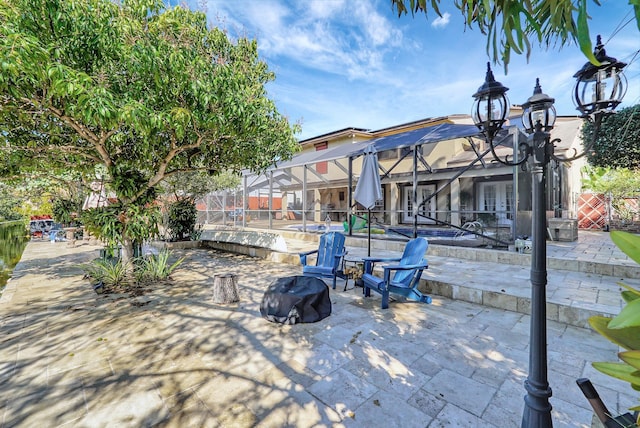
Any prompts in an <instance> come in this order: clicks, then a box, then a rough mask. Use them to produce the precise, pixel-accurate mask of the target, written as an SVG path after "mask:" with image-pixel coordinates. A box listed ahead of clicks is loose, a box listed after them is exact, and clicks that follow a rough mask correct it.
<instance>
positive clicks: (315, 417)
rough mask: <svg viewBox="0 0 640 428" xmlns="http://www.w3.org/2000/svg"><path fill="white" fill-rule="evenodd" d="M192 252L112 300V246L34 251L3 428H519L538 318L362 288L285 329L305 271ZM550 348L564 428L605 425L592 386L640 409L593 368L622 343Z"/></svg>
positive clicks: (562, 331)
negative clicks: (291, 295)
mask: <svg viewBox="0 0 640 428" xmlns="http://www.w3.org/2000/svg"><path fill="white" fill-rule="evenodd" d="M178 253H179V254H183V255H185V256H187V260H186V261H185V263H184V264H183V265H182V267H181V269H179V271H178V272H176V273H175V274H174V279H175V282H173V283H166V284H160V285H158V286H157V287H156V288H154V289H153V290H151V291H150V292H149V293H148V294H146V295H145V296H142V297H137V298H128V297H126V296H98V295H96V294H95V293H94V292H93V290H92V289H91V287H90V284H89V283H88V281H87V280H84V279H83V278H82V271H81V269H80V268H79V264H80V263H83V262H86V261H88V260H90V259H92V258H95V257H97V255H98V248H97V247H90V246H88V245H81V246H78V247H75V248H71V247H68V246H67V245H66V244H54V245H51V244H49V243H47V242H32V243H30V244H29V245H28V246H27V250H26V252H25V254H24V256H23V260H22V261H21V262H20V263H19V264H18V266H17V267H16V270H15V275H14V278H13V279H12V280H11V281H10V282H9V284H8V286H7V288H6V290H5V291H4V293H3V294H2V296H1V297H0V426H2V427H14V426H20V427H55V426H70V427H71V426H73V427H102V426H104V427H110V426H119V427H140V426H170V427H186V426H204V427H218V426H220V427H252V426H260V427H286V426H290V427H306V426H309V427H311V426H337V427H340V426H345V427H394V426H397V427H413V426H416V427H430V428H432V427H516V426H519V425H520V418H521V414H522V408H523V399H522V397H523V395H524V388H523V382H524V379H525V377H526V373H527V370H528V367H527V365H528V342H529V317H528V316H527V315H525V314H520V313H516V312H511V311H507V310H501V309H494V308H488V307H485V306H481V305H477V304H471V303H466V302H462V301H459V300H450V299H446V298H440V297H434V302H433V304H432V305H424V304H417V303H412V302H406V303H402V304H399V303H398V304H392V305H391V307H390V309H388V310H381V309H380V308H379V299H377V298H371V299H364V298H363V297H362V294H361V289H355V290H351V291H347V292H343V291H340V290H336V291H334V290H331V299H332V303H333V313H332V315H331V316H330V317H328V318H326V319H325V320H322V321H320V322H318V323H314V324H300V325H294V326H282V325H278V324H273V323H269V322H267V321H266V320H264V319H262V318H261V317H260V313H259V305H260V301H261V299H262V295H263V293H264V290H265V289H266V288H267V286H268V285H269V284H270V283H271V282H272V281H273V279H274V278H276V277H281V276H288V275H294V274H297V273H299V272H300V268H299V267H296V266H290V265H285V264H278V263H272V262H266V261H263V260H260V259H252V258H249V257H245V256H238V255H231V254H224V253H218V252H213V251H207V250H182V251H179V252H176V254H178ZM226 272H232V273H235V274H236V275H237V276H238V283H239V286H240V297H241V301H240V303H237V304H230V305H218V304H214V303H213V302H212V300H211V297H212V292H211V284H212V282H213V276H214V275H215V274H220V273H226ZM548 342H549V345H548V352H549V379H550V382H551V387H552V389H553V393H554V395H553V397H552V400H551V403H552V405H553V406H554V411H553V416H554V426H556V427H585V426H589V424H590V421H591V410H590V408H589V406H588V404H587V401H586V400H585V399H584V397H583V396H582V394H581V393H580V391H579V389H578V388H577V386H576V385H575V379H576V378H578V377H589V378H591V379H592V381H593V382H594V384H596V386H597V387H598V390H599V392H600V394H601V396H602V398H603V400H604V401H605V403H606V404H607V405H608V406H609V408H610V409H611V410H613V411H615V410H618V411H624V410H625V409H626V408H628V407H630V406H631V405H633V404H636V402H635V400H637V398H636V397H634V396H633V395H632V394H631V392H630V391H631V390H630V388H629V387H628V386H627V384H625V383H623V382H618V381H616V380H613V379H610V378H608V377H606V376H604V375H601V374H599V373H598V372H596V371H595V370H594V369H592V368H591V366H590V362H591V361H606V360H614V359H615V358H616V352H617V347H615V346H613V345H611V344H610V343H609V342H608V341H606V340H605V339H603V338H602V337H600V336H599V335H597V334H595V333H593V332H591V331H589V330H587V329H582V328H578V327H572V326H568V325H566V324H563V323H558V322H549V325H548Z"/></svg>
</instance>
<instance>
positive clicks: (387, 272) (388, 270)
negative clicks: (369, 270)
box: [382, 259, 429, 284]
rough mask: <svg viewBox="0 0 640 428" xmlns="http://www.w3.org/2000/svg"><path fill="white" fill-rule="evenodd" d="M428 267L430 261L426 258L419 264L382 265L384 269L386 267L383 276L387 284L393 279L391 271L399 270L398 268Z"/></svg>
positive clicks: (415, 268) (417, 268) (416, 268)
mask: <svg viewBox="0 0 640 428" xmlns="http://www.w3.org/2000/svg"><path fill="white" fill-rule="evenodd" d="M427 267H429V265H428V263H427V261H426V260H424V259H422V261H421V262H420V263H418V264H415V265H386V266H382V269H384V271H383V278H384V282H385V283H386V284H388V283H389V280H390V279H391V271H394V270H395V271H398V270H420V271H422V270H424V269H426V268H427Z"/></svg>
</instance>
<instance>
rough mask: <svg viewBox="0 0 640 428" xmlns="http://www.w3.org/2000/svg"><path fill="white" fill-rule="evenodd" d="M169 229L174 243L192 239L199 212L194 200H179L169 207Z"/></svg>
mask: <svg viewBox="0 0 640 428" xmlns="http://www.w3.org/2000/svg"><path fill="white" fill-rule="evenodd" d="M168 217H169V219H168V222H167V223H168V224H167V226H168V229H169V236H170V239H171V240H172V241H182V240H184V239H191V235H192V234H193V233H194V232H195V225H196V219H197V217H198V211H197V210H196V205H195V203H194V202H193V200H192V199H179V200H177V201H175V202H173V203H171V204H170V205H169V216H168Z"/></svg>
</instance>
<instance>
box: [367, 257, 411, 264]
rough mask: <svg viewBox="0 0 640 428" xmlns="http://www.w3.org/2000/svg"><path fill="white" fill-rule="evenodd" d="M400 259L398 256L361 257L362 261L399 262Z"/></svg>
mask: <svg viewBox="0 0 640 428" xmlns="http://www.w3.org/2000/svg"><path fill="white" fill-rule="evenodd" d="M400 260H402V259H401V258H400V257H392V258H380V257H363V258H362V261H364V262H372V263H378V262H399V261H400Z"/></svg>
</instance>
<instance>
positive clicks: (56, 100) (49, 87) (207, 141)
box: [0, 0, 298, 254]
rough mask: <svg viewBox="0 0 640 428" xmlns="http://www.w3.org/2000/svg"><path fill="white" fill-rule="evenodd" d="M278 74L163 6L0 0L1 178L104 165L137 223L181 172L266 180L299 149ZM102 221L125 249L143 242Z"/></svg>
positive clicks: (156, 1) (244, 47)
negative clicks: (159, 189)
mask: <svg viewBox="0 0 640 428" xmlns="http://www.w3.org/2000/svg"><path fill="white" fill-rule="evenodd" d="M274 77H275V76H274V74H273V73H272V72H271V71H269V69H268V67H267V64H266V63H265V62H263V61H262V60H261V59H260V58H259V56H258V48H257V43H256V41H255V40H250V39H245V38H240V39H237V40H230V39H229V38H228V37H227V35H226V32H225V31H224V29H220V28H207V18H206V15H205V14H204V13H202V12H195V11H191V10H188V9H185V8H183V7H181V6H176V7H170V6H166V5H165V4H164V2H162V1H161V0H123V1H121V2H114V1H112V0H75V1H67V0H0V99H1V100H2V108H1V109H0V129H2V132H0V150H1V151H2V156H0V174H2V175H4V176H5V177H7V176H12V177H19V176H23V175H24V174H25V173H32V172H34V173H35V172H39V173H42V174H57V173H59V172H61V171H72V172H74V173H75V174H76V175H79V176H83V177H86V178H88V177H89V176H90V175H93V174H94V172H95V168H96V166H99V165H102V166H103V167H104V168H105V169H106V171H107V172H108V174H109V176H110V177H111V179H112V183H110V184H111V187H112V188H113V189H114V190H115V193H116V197H117V199H118V201H119V206H118V207H117V210H119V213H123V214H124V215H125V216H126V217H127V218H130V217H129V214H133V213H130V210H136V209H137V210H140V208H135V206H137V207H142V206H145V205H146V204H148V203H149V202H150V201H151V200H152V199H153V198H154V197H155V194H154V189H155V188H156V186H158V185H159V183H160V182H161V181H162V180H164V179H165V178H167V177H171V176H172V175H174V174H178V173H180V172H184V171H210V170H211V168H212V167H211V165H216V168H219V169H221V170H222V169H225V170H227V169H228V170H230V171H236V172H237V171H240V170H243V169H250V170H252V171H254V172H261V171H263V170H264V169H266V168H267V167H269V166H270V165H272V164H273V163H274V161H275V160H286V159H290V158H291V156H292V155H293V154H294V153H295V152H296V151H297V150H298V143H297V141H296V139H295V137H294V134H295V132H297V130H298V126H297V125H291V124H289V122H288V120H287V119H286V118H285V117H284V116H282V115H281V114H280V113H279V112H278V111H277V110H276V107H275V103H274V102H273V100H271V99H270V98H269V97H268V94H267V91H266V86H265V85H266V84H268V83H269V82H271V81H272V80H273V79H274ZM213 173H217V171H213ZM85 181H91V180H85ZM131 206H134V208H131ZM112 213H113V212H112ZM119 213H116V214H119ZM93 217H94V219H98V217H99V216H97V215H95V216H93ZM99 219H101V220H104V221H105V222H106V223H105V224H103V225H101V224H97V223H96V224H95V226H96V227H95V229H97V230H102V232H103V236H106V237H109V238H108V239H112V238H115V237H120V238H122V239H123V241H122V242H121V243H122V244H123V245H124V246H126V247H128V246H129V245H130V244H129V243H130V242H133V241H136V240H137V238H138V237H139V236H142V235H145V234H144V233H138V236H135V233H136V232H135V231H136V230H137V228H136V227H133V226H132V227H129V226H126V227H125V225H127V224H128V223H127V222H122V221H121V222H120V223H122V225H121V226H117V225H116V224H115V223H114V222H113V220H111V219H108V218H107V216H106V215H105V216H101V217H99ZM128 253H130V252H127V254H128Z"/></svg>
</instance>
